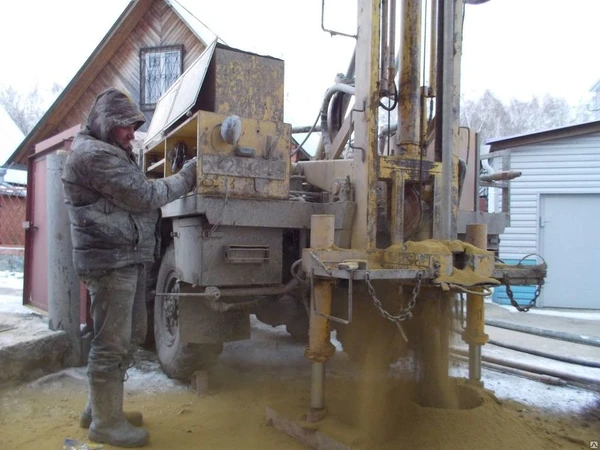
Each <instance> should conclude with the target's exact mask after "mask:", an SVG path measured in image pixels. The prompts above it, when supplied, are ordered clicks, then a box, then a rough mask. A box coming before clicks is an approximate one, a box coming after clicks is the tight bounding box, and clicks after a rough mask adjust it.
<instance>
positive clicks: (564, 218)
mask: <svg viewBox="0 0 600 450" xmlns="http://www.w3.org/2000/svg"><path fill="white" fill-rule="evenodd" d="M539 224H540V235H539V236H540V243H539V248H540V254H541V255H542V257H543V258H544V259H545V260H546V262H547V263H548V277H547V278H546V283H545V284H544V287H543V289H542V294H541V298H540V300H541V301H540V306H546V307H555V308H582V309H600V295H599V294H598V282H600V264H599V261H600V236H599V231H600V195H597V194H557V195H554V194H542V196H541V199H540V223H539Z"/></svg>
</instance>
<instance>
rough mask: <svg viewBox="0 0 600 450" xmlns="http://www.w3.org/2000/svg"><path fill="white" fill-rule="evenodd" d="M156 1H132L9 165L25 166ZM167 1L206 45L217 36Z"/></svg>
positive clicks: (16, 151)
mask: <svg viewBox="0 0 600 450" xmlns="http://www.w3.org/2000/svg"><path fill="white" fill-rule="evenodd" d="M156 1H160V0H131V1H130V3H129V4H128V5H127V7H126V8H125V10H124V11H123V12H122V13H121V15H120V16H119V18H118V19H117V21H116V22H115V23H114V24H113V26H112V27H111V28H110V30H109V31H108V33H107V34H106V36H104V38H103V39H102V41H101V42H100V43H99V44H98V46H97V47H96V48H95V50H94V51H93V52H92V54H91V55H90V56H89V58H88V59H87V60H86V61H85V63H84V64H83V66H82V67H81V68H80V69H79V71H78V72H77V73H76V74H75V76H74V77H73V79H72V80H71V81H70V82H69V84H68V85H67V86H66V87H65V89H64V90H63V91H62V93H61V94H60V95H59V96H58V98H57V99H56V100H55V102H54V103H53V104H52V106H50V108H49V109H48V111H46V114H44V116H43V117H42V118H41V119H40V121H39V122H38V123H37V124H36V126H35V127H34V128H33V129H32V130H31V132H30V133H29V134H28V135H27V136H26V137H25V139H24V140H23V141H22V142H21V144H20V145H19V146H18V147H17V148H16V150H15V151H14V152H13V154H12V155H10V157H9V158H8V160H7V161H6V163H5V165H6V166H8V165H14V166H17V167H21V168H25V165H26V163H27V158H28V156H29V155H30V150H31V149H32V148H33V146H34V145H35V144H36V143H37V142H39V141H41V140H43V139H46V138H48V137H49V134H50V133H51V132H52V130H54V129H55V128H56V126H57V125H58V124H60V123H61V121H62V120H63V119H64V117H65V116H66V115H67V114H68V113H69V112H70V110H71V108H73V106H74V105H75V104H76V103H77V102H78V101H79V99H80V98H81V96H82V95H83V94H84V93H85V91H86V90H87V89H88V88H89V86H90V85H91V84H92V82H93V81H94V80H95V79H96V76H97V75H98V74H99V73H100V71H101V70H102V69H103V68H104V67H105V65H106V64H107V63H108V62H109V61H110V59H111V58H112V57H113V55H114V54H115V52H116V51H117V49H118V48H119V47H120V46H121V44H122V43H123V42H124V41H125V39H126V38H127V36H128V35H129V34H130V32H131V31H132V30H133V29H134V28H135V26H136V25H137V24H138V23H139V21H140V20H141V19H142V18H143V17H144V15H145V14H146V12H147V11H148V10H149V9H150V8H151V7H152V5H153V4H154V3H155V2H156ZM164 1H165V3H166V4H167V5H169V7H171V8H172V9H173V10H174V11H175V13H176V14H177V15H178V16H179V17H180V18H181V19H182V20H183V21H184V22H185V23H186V25H187V26H188V27H189V28H190V30H191V31H192V32H193V33H194V34H195V35H196V36H197V37H198V39H200V40H201V41H202V42H203V43H204V44H205V45H206V46H208V44H210V43H211V42H212V41H213V40H214V39H215V38H216V36H215V35H214V34H213V33H212V32H211V31H210V30H209V29H208V28H207V27H206V26H205V25H204V24H202V22H200V21H199V20H198V19H197V18H196V17H195V16H194V15H193V14H192V13H190V12H189V11H188V10H187V9H186V8H185V7H183V6H182V5H180V4H179V2H177V0H164Z"/></svg>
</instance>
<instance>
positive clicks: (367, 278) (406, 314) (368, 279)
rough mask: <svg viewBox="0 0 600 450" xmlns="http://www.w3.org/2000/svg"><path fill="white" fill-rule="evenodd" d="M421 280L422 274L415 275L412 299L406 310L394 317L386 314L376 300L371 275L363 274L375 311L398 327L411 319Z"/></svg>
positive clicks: (379, 302)
mask: <svg viewBox="0 0 600 450" xmlns="http://www.w3.org/2000/svg"><path fill="white" fill-rule="evenodd" d="M422 280H423V273H422V272H419V273H418V274H417V282H416V284H415V285H414V287H413V290H412V298H411V299H410V301H409V302H408V306H407V307H406V308H404V309H403V310H402V311H401V312H400V314H398V315H396V316H394V315H392V314H390V313H389V312H387V311H386V310H385V309H384V308H383V305H382V304H381V301H380V300H379V299H378V298H377V294H376V293H375V288H374V287H373V285H372V284H371V275H370V274H369V272H365V281H366V282H367V289H368V290H369V294H370V295H371V298H372V299H373V303H374V304H375V306H376V307H377V309H378V310H379V312H380V313H381V315H382V316H383V317H384V318H386V319H387V320H389V321H391V322H396V324H397V325H398V326H399V325H400V324H399V322H402V321H404V320H408V319H412V310H413V308H414V307H415V305H416V304H417V296H418V295H419V290H420V289H421V281H422Z"/></svg>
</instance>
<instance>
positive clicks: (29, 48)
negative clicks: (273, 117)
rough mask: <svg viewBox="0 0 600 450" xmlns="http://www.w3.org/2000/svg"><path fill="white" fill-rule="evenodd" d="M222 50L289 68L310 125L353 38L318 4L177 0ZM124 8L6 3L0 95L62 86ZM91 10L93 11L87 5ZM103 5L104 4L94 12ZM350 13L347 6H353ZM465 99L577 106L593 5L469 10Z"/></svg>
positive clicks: (591, 42)
mask: <svg viewBox="0 0 600 450" xmlns="http://www.w3.org/2000/svg"><path fill="white" fill-rule="evenodd" d="M180 1H181V3H183V4H184V5H185V6H187V7H188V8H189V9H190V10H192V12H194V13H195V15H196V16H197V17H198V18H199V19H200V20H202V21H203V22H204V23H205V24H206V25H207V26H208V27H209V28H210V29H212V30H213V31H214V32H215V33H216V34H218V35H219V36H220V37H221V38H222V39H223V40H224V41H225V42H226V43H227V44H229V45H231V46H234V47H239V48H241V49H243V50H249V51H255V52H258V53H262V54H270V55H272V56H276V57H281V58H284V59H285V61H286V120H287V121H289V122H292V123H293V124H294V125H309V124H312V122H313V121H314V119H315V117H316V115H317V113H318V110H319V107H320V102H321V100H322V97H323V94H324V92H325V90H326V89H327V87H329V86H330V85H331V84H333V78H334V76H335V74H336V73H338V72H345V71H346V69H347V66H348V62H349V58H350V55H351V51H352V48H353V42H352V40H351V39H348V38H343V37H331V36H330V35H329V34H327V33H325V32H323V31H321V23H320V22H321V17H320V14H321V0H302V1H299V0H296V1H292V0H254V1H252V0H220V1H218V2H215V1H214V0H180ZM127 3H128V0H103V1H102V2H101V3H100V2H91V1H89V2H88V0H52V1H47V0H19V1H11V2H6V3H5V4H3V9H4V14H3V15H4V20H3V21H2V22H3V23H2V27H0V51H1V52H0V54H1V55H2V57H3V64H2V70H1V71H0V87H5V86H13V87H14V88H16V89H18V90H21V91H23V92H27V91H28V90H29V89H31V88H32V87H33V86H34V85H35V84H38V85H39V86H40V87H42V88H49V87H50V86H51V85H52V83H54V82H57V83H59V84H61V85H63V86H64V85H66V84H67V83H68V82H69V80H70V79H71V77H72V76H73V75H74V74H75V73H76V72H77V70H78V69H79V68H80V67H81V65H82V64H83V63H84V61H85V60H86V58H87V57H88V56H89V55H90V53H91V52H92V51H93V50H94V48H95V46H96V45H97V44H98V43H99V42H100V40H101V39H102V38H103V36H104V35H105V34H106V32H107V31H108V29H109V28H110V26H111V25H112V24H113V23H114V21H115V20H116V19H117V17H118V16H119V14H120V13H121V12H122V10H123V9H124V8H125V6H126V5H127ZM92 5H93V6H92ZM100 5H101V6H100ZM349 5H350V6H349ZM354 5H355V2H354V1H352V0H326V8H327V16H326V25H327V26H329V27H331V28H339V27H342V21H344V20H346V22H347V23H349V24H350V25H346V26H345V29H346V31H351V32H354V31H353V27H354V26H355V25H354V24H355V11H356V9H355V6H354ZM466 8H467V10H466V17H465V36H464V43H463V49H464V55H463V67H462V76H463V83H462V92H463V95H464V96H466V97H469V98H473V97H477V96H479V95H481V93H483V91H484V90H485V89H490V90H491V91H492V92H494V93H496V94H497V95H498V96H499V97H500V98H502V99H503V100H504V101H508V100H510V98H512V97H516V98H519V99H524V100H526V99H528V98H531V96H532V95H538V96H543V95H544V94H546V93H548V94H551V95H553V96H557V97H564V98H566V99H567V100H568V101H569V102H570V103H577V102H579V101H583V100H585V99H586V98H587V96H588V95H589V89H590V88H591V86H592V85H593V84H594V83H595V82H596V81H597V80H598V79H599V78H600V58H598V57H597V56H596V52H595V51H594V50H595V44H596V43H597V42H598V34H599V33H600V24H599V22H600V1H599V0H570V1H569V2H565V1H564V0H490V1H489V2H488V3H485V4H482V5H467V7H466Z"/></svg>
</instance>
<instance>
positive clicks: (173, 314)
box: [154, 243, 223, 379]
mask: <svg viewBox="0 0 600 450" xmlns="http://www.w3.org/2000/svg"><path fill="white" fill-rule="evenodd" d="M178 279H179V274H178V271H177V268H176V267H175V247H174V245H173V243H171V244H170V245H169V247H168V248H167V251H166V252H165V254H164V256H163V258H162V261H161V264H160V269H159V270H158V276H157V281H156V292H157V293H169V292H174V293H175V292H177V291H178V285H177V280H178ZM178 314H179V306H178V298H177V296H157V297H156V298H155V300H154V338H155V344H156V353H157V355H158V360H159V361H160V365H161V367H162V369H163V371H164V372H165V374H166V375H167V376H168V377H169V378H178V379H189V378H190V377H191V375H192V374H193V373H194V372H196V371H198V370H206V369H208V368H210V367H211V366H213V365H215V364H216V363H217V360H218V357H219V354H221V352H222V351H223V344H222V343H216V344H212V343H211V344H187V343H184V342H182V341H181V339H180V336H179V323H178Z"/></svg>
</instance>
